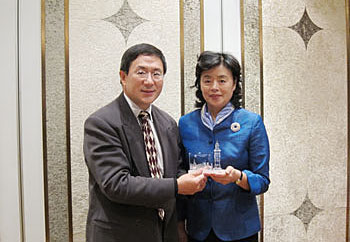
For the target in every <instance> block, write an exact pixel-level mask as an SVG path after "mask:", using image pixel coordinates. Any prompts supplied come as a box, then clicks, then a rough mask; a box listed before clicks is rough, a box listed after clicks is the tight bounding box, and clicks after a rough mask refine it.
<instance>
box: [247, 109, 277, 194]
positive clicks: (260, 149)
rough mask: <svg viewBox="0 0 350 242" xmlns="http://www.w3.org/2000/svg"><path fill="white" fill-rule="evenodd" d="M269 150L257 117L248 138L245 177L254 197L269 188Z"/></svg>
mask: <svg viewBox="0 0 350 242" xmlns="http://www.w3.org/2000/svg"><path fill="white" fill-rule="evenodd" d="M269 160H270V148H269V140H268V137H267V133H266V129H265V125H264V123H263V121H262V119H261V117H260V116H259V115H257V118H256V119H255V122H254V124H253V127H252V131H251V135H250V138H249V170H248V169H247V170H243V172H244V173H245V174H246V175H247V178H248V183H249V186H250V192H251V193H252V194H255V195H259V194H262V193H264V192H266V191H267V190H268V188H269V184H270V179H269Z"/></svg>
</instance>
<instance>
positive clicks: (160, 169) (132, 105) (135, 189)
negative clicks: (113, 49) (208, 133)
mask: <svg viewBox="0 0 350 242" xmlns="http://www.w3.org/2000/svg"><path fill="white" fill-rule="evenodd" d="M166 70H167V66H166V61H165V57H164V56H163V54H162V52H161V51H160V50H159V49H157V48H156V47H154V46H152V45H149V44H139V45H135V46H132V47H130V48H129V49H128V50H127V51H126V52H125V53H124V55H123V57H122V61H121V66H120V72H119V75H120V82H121V84H122V87H123V92H122V93H121V94H120V95H119V97H118V98H117V99H116V100H114V101H113V102H111V103H110V104H108V105H106V106H105V107H102V108H101V109H99V110H97V111H96V112H95V113H93V114H92V115H90V117H89V118H88V119H87V120H86V122H85V130H84V132H85V133H84V155H85V162H86V164H87V166H88V170H89V192H90V197H89V212H88V218H87V230H86V237H87V241H90V242H117V241H118V242H119V241H120V242H128V241H130V242H138V241H146V242H147V241H149V242H163V241H164V242H168V241H174V242H175V241H178V236H177V216H176V211H175V203H176V202H175V199H176V195H177V194H184V195H186V194H194V193H195V192H198V191H201V190H202V189H203V188H204V186H205V183H206V178H205V177H204V176H203V175H202V174H199V173H198V174H184V173H185V171H184V170H182V169H180V167H181V155H180V149H179V135H178V129H177V125H176V122H175V121H174V120H173V119H172V118H171V117H170V116H169V115H168V114H166V113H165V112H163V111H161V110H160V109H158V108H157V107H156V106H154V105H153V104H152V103H153V102H154V101H155V100H156V99H157V97H158V96H159V94H160V92H161V90H162V87H163V77H164V75H165V73H166ZM145 111H146V112H147V113H146V112H145ZM140 113H141V114H142V116H141V117H139V114H140ZM148 115H149V116H148ZM176 177H179V178H176Z"/></svg>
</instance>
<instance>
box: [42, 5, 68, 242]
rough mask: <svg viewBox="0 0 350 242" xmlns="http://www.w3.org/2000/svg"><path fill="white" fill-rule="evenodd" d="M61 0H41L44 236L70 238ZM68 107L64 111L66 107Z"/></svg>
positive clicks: (65, 87)
mask: <svg viewBox="0 0 350 242" xmlns="http://www.w3.org/2000/svg"><path fill="white" fill-rule="evenodd" d="M64 4H65V1H53V0H46V1H45V26H44V27H45V29H44V31H45V34H44V36H45V46H44V47H43V48H45V56H43V62H44V63H45V67H44V70H43V71H44V76H43V78H44V82H45V92H44V93H43V95H44V99H45V102H44V105H45V115H46V122H45V126H46V129H45V130H44V137H46V144H44V147H46V149H45V150H44V152H45V154H46V160H45V162H46V171H45V172H46V175H47V193H46V194H45V196H46V201H47V209H46V215H45V216H46V218H47V222H48V224H47V225H46V226H48V230H47V231H48V234H47V237H48V238H49V240H50V241H62V242H66V241H70V239H71V234H70V231H71V230H70V228H71V222H70V218H71V211H70V204H71V200H70V197H69V193H70V179H69V174H70V170H69V162H70V153H69V139H70V137H69V112H68V111H69V106H67V92H68V91H69V90H67V81H68V80H67V78H66V71H67V70H66V68H65V67H66V61H67V60H66V56H65V35H64V33H65V5H64ZM67 110H68V111H67Z"/></svg>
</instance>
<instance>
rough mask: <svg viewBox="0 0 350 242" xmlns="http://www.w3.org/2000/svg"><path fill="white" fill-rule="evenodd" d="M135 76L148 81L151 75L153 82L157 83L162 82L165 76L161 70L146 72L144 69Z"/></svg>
mask: <svg viewBox="0 0 350 242" xmlns="http://www.w3.org/2000/svg"><path fill="white" fill-rule="evenodd" d="M134 75H136V76H137V77H138V78H139V79H140V80H147V79H148V76H149V75H151V78H152V80H153V81H155V82H156V81H161V80H163V78H164V74H163V73H162V72H161V71H159V70H155V71H146V70H143V69H139V70H137V71H136V72H135V73H134Z"/></svg>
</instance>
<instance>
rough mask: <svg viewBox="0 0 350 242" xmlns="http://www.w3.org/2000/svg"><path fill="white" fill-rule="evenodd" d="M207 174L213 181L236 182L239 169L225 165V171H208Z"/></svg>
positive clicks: (239, 174)
mask: <svg viewBox="0 0 350 242" xmlns="http://www.w3.org/2000/svg"><path fill="white" fill-rule="evenodd" d="M207 175H208V176H210V177H211V178H212V179H213V180H214V181H216V182H218V183H221V184H223V185H226V184H229V183H232V182H236V181H237V180H238V179H239V178H240V176H241V171H239V170H237V169H235V168H233V167H232V166H228V167H226V169H225V172H222V173H214V172H210V173H208V174H207Z"/></svg>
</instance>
